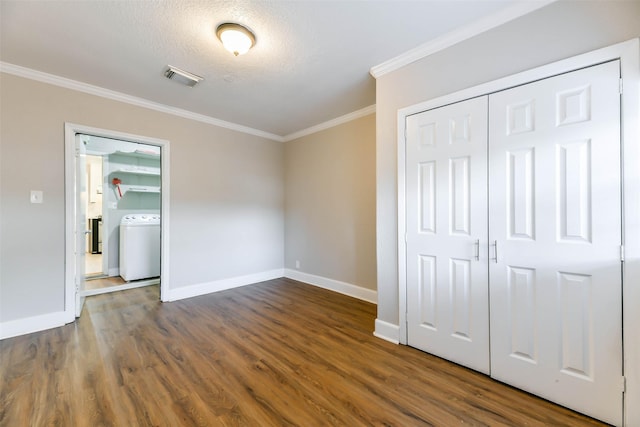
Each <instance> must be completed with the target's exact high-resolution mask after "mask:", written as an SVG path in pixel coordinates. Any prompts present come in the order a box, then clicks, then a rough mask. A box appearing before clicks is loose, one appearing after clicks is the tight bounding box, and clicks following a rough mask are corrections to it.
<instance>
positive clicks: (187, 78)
mask: <svg viewBox="0 0 640 427" xmlns="http://www.w3.org/2000/svg"><path fill="white" fill-rule="evenodd" d="M167 67H168V68H167V70H166V71H165V72H164V76H165V77H166V78H168V79H169V80H175V81H176V82H178V83H182V84H183V85H186V86H189V87H194V86H195V85H197V84H198V83H200V82H201V81H202V80H204V78H202V77H200V76H196V75H195V74H193V73H190V72H188V71H184V70H181V69H180V68H176V67H174V66H172V65H167Z"/></svg>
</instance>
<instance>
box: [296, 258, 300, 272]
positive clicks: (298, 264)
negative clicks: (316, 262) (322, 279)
mask: <svg viewBox="0 0 640 427" xmlns="http://www.w3.org/2000/svg"><path fill="white" fill-rule="evenodd" d="M296 268H297V269H298V270H299V269H300V260H296Z"/></svg>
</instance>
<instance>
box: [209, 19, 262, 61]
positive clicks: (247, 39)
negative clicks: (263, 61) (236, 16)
mask: <svg viewBox="0 0 640 427" xmlns="http://www.w3.org/2000/svg"><path fill="white" fill-rule="evenodd" d="M216 35H217V36H218V39H220V41H221V42H222V45H223V46H224V48H225V49H227V50H228V51H229V52H231V53H233V54H234V55H235V56H238V55H243V54H245V53H247V52H248V51H249V49H251V48H252V47H253V45H254V44H255V43H256V38H255V36H254V35H253V33H252V32H251V31H250V30H249V29H248V28H246V27H243V26H242V25H240V24H233V23H226V24H221V25H219V26H218V29H217V30H216Z"/></svg>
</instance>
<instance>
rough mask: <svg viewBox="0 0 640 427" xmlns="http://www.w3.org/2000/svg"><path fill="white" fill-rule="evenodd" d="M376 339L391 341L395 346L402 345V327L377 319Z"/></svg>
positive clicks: (374, 334)
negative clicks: (400, 338)
mask: <svg viewBox="0 0 640 427" xmlns="http://www.w3.org/2000/svg"><path fill="white" fill-rule="evenodd" d="M373 336H374V337H377V338H380V339H383V340H385V341H389V342H390V343H393V344H400V340H399V337H400V327H399V326H398V325H394V324H393V323H389V322H385V321H384V320H380V319H376V330H375V332H374V333H373Z"/></svg>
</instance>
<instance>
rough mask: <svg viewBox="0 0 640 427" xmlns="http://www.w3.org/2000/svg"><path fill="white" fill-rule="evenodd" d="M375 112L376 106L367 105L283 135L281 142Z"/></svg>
mask: <svg viewBox="0 0 640 427" xmlns="http://www.w3.org/2000/svg"><path fill="white" fill-rule="evenodd" d="M375 112H376V104H373V105H369V106H368V107H365V108H361V109H360V110H357V111H353V112H351V113H349V114H345V115H344V116H340V117H336V118H335V119H332V120H329V121H327V122H324V123H320V124H318V125H315V126H311V127H310V128H307V129H302V130H299V131H297V132H294V133H290V134H289V135H285V136H284V137H283V138H282V140H283V141H284V142H287V141H291V140H294V139H297V138H301V137H303V136H307V135H311V134H312V133H316V132H320V131H322V130H325V129H330V128H332V127H335V126H338V125H341V124H343V123H347V122H350V121H352V120H356V119H359V118H361V117H365V116H368V115H369V114H373V113H375Z"/></svg>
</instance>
